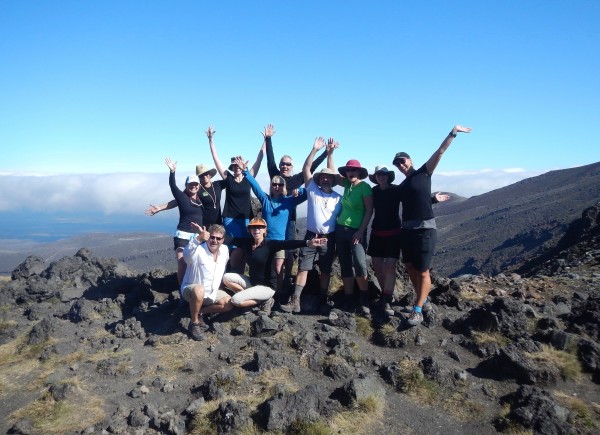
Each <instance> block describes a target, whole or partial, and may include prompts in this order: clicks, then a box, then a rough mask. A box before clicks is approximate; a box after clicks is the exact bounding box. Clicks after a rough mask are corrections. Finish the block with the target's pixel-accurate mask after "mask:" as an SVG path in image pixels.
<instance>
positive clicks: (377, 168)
mask: <svg viewBox="0 0 600 435" xmlns="http://www.w3.org/2000/svg"><path fill="white" fill-rule="evenodd" d="M377 174H385V175H387V176H388V183H390V184H392V182H393V181H394V179H395V178H396V174H395V173H394V171H390V170H389V169H388V168H387V166H385V165H377V166H375V170H374V171H373V173H372V174H369V180H370V181H371V183H373V184H378V183H377V178H376V177H375V175H377Z"/></svg>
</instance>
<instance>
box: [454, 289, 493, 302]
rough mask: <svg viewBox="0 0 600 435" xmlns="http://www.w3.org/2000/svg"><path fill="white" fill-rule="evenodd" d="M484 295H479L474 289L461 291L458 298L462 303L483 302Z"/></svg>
mask: <svg viewBox="0 0 600 435" xmlns="http://www.w3.org/2000/svg"><path fill="white" fill-rule="evenodd" d="M486 296H487V295H486V294H484V293H479V292H478V291H476V290H474V289H461V290H460V298H461V299H462V300H464V301H470V302H483V301H484V300H485V299H486Z"/></svg>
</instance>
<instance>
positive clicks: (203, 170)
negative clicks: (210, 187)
mask: <svg viewBox="0 0 600 435" xmlns="http://www.w3.org/2000/svg"><path fill="white" fill-rule="evenodd" d="M207 173H208V175H210V176H211V178H212V177H214V176H215V175H217V170H216V169H214V168H213V169H208V166H205V165H204V163H200V164H199V165H197V166H196V175H197V176H198V177H200V176H201V175H204V174H207Z"/></svg>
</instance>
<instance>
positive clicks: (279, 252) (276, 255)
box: [273, 249, 285, 260]
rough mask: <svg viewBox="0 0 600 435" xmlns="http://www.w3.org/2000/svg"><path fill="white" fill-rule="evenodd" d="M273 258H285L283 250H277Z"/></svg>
mask: <svg viewBox="0 0 600 435" xmlns="http://www.w3.org/2000/svg"><path fill="white" fill-rule="evenodd" d="M273 258H275V259H281V260H283V259H284V258H285V251H284V250H283V249H282V250H281V251H277V252H276V253H275V256H274V257H273Z"/></svg>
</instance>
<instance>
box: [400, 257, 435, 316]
mask: <svg viewBox="0 0 600 435" xmlns="http://www.w3.org/2000/svg"><path fill="white" fill-rule="evenodd" d="M406 270H407V271H408V275H409V276H410V277H411V282H412V283H413V285H414V286H415V292H416V294H417V298H416V301H415V305H417V306H418V307H422V306H423V304H424V303H425V299H427V296H429V292H430V291H431V276H430V275H429V270H426V271H424V272H420V271H419V270H417V269H416V268H415V267H414V266H413V265H412V264H410V263H407V264H406ZM413 276H414V280H413ZM415 282H416V284H415Z"/></svg>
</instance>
